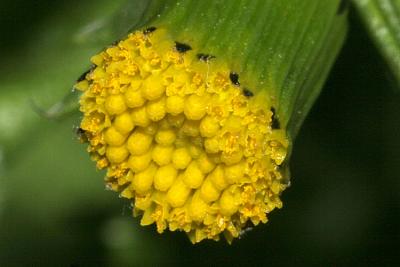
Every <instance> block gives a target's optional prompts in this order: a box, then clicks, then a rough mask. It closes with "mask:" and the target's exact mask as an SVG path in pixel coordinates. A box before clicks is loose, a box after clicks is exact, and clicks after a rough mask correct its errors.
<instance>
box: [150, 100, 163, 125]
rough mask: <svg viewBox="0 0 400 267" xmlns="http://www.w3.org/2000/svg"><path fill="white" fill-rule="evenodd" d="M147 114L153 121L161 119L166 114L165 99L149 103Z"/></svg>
mask: <svg viewBox="0 0 400 267" xmlns="http://www.w3.org/2000/svg"><path fill="white" fill-rule="evenodd" d="M146 111H147V115H148V116H149V118H150V120H152V121H159V120H161V119H162V118H164V116H165V99H164V98H161V99H159V100H154V101H151V102H149V103H148V104H147V108H146Z"/></svg>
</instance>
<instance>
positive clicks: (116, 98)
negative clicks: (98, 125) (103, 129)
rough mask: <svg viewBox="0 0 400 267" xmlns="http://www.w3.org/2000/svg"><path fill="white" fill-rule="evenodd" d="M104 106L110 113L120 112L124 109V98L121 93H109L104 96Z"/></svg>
mask: <svg viewBox="0 0 400 267" xmlns="http://www.w3.org/2000/svg"><path fill="white" fill-rule="evenodd" d="M105 108H106V110H107V112H108V113H110V114H111V115H116V114H121V113H122V112H124V111H125V110H126V105H125V100H124V97H123V96H122V95H110V96H108V97H107V98H106V102H105Z"/></svg>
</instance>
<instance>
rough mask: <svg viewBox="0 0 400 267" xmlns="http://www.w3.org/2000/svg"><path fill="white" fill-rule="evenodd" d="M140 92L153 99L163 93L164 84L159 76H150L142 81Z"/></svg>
mask: <svg viewBox="0 0 400 267" xmlns="http://www.w3.org/2000/svg"><path fill="white" fill-rule="evenodd" d="M142 92H143V96H144V97H145V98H147V99H148V100H155V99H157V98H160V97H161V96H162V95H164V92H165V86H164V85H162V80H161V78H160V77H157V76H151V78H148V79H147V80H146V81H145V82H144V84H143V88H142Z"/></svg>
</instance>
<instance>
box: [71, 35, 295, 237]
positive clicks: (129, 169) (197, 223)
mask: <svg viewBox="0 0 400 267" xmlns="http://www.w3.org/2000/svg"><path fill="white" fill-rule="evenodd" d="M193 47H196V46H195V45H194V46H193ZM202 52H204V51H197V50H195V49H193V51H190V52H186V53H179V52H178V51H177V49H176V48H175V41H174V40H172V39H171V38H170V35H169V33H168V32H167V31H166V30H165V29H162V28H158V29H157V30H155V31H154V32H152V33H146V34H144V33H143V32H141V31H138V32H135V33H132V34H129V35H128V36H127V37H126V38H125V39H124V40H122V41H120V42H119V43H118V44H117V45H114V46H111V47H109V48H107V49H106V50H105V51H103V52H101V53H99V54H98V55H95V56H93V57H92V58H91V61H92V62H93V64H95V67H94V69H93V70H91V71H90V72H89V73H88V74H87V75H86V77H85V79H84V80H82V81H79V82H78V83H77V84H76V85H75V88H76V89H78V90H81V91H82V92H83V94H82V97H81V99H80V105H81V107H80V110H81V111H82V113H83V119H82V122H81V125H80V127H81V128H82V130H83V131H84V135H85V137H86V138H84V139H87V140H88V145H89V147H88V151H89V153H90V154H91V157H92V158H93V160H95V161H96V162H97V167H98V168H101V169H102V168H105V169H107V177H106V182H107V184H108V185H109V186H110V188H112V189H113V190H115V191H120V194H121V196H122V197H125V198H128V199H130V201H132V202H133V203H134V205H133V206H134V215H135V216H142V219H141V222H140V223H141V225H149V224H153V223H154V224H156V226H157V231H158V232H160V233H161V232H163V231H164V230H167V229H169V230H171V231H175V230H179V231H184V232H187V233H188V235H189V237H190V240H191V241H192V242H200V241H201V240H203V239H214V240H218V239H219V236H220V235H221V234H223V235H224V236H226V237H227V240H228V241H231V240H232V239H233V238H234V237H238V236H239V233H240V232H241V231H242V229H243V228H244V227H246V226H247V225H248V223H249V222H250V223H253V224H254V225H256V224H258V223H259V222H264V223H265V222H266V221H267V220H268V218H267V215H268V214H269V213H270V212H271V211H272V210H274V209H275V208H280V207H282V202H281V201H280V199H279V196H280V194H281V193H282V191H283V190H284V189H285V188H286V186H287V185H286V184H285V182H284V181H285V179H284V173H283V172H282V171H281V169H282V168H280V166H281V165H282V164H283V163H284V161H285V159H286V157H287V148H288V145H289V142H288V140H287V138H286V132H285V129H284V128H283V125H282V124H281V128H282V129H273V127H272V125H271V122H272V118H271V117H272V112H271V108H272V107H273V105H272V104H273V103H274V104H276V103H275V102H274V100H273V97H272V96H269V95H268V93H267V90H264V91H263V89H262V88H261V89H259V90H258V91H257V90H254V91H252V92H253V94H254V95H253V96H252V97H246V96H244V95H243V93H242V89H243V88H240V87H238V86H236V85H234V84H232V82H231V81H230V72H231V70H230V69H229V67H228V66H229V64H228V63H229V62H225V61H224V59H223V58H222V57H218V55H216V58H215V59H213V60H212V61H208V62H203V61H199V60H198V58H197V56H196V55H197V54H200V53H202ZM248 77H249V76H248ZM266 89H267V88H266Z"/></svg>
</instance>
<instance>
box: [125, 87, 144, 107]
mask: <svg viewBox="0 0 400 267" xmlns="http://www.w3.org/2000/svg"><path fill="white" fill-rule="evenodd" d="M125 101H126V105H127V106H128V107H130V108H137V107H141V106H143V104H144V102H145V101H146V100H145V99H144V97H143V96H142V91H141V90H134V89H132V88H131V87H130V88H128V90H126V92H125Z"/></svg>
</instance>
